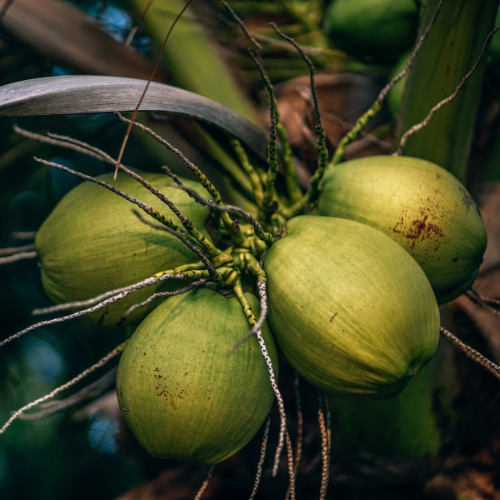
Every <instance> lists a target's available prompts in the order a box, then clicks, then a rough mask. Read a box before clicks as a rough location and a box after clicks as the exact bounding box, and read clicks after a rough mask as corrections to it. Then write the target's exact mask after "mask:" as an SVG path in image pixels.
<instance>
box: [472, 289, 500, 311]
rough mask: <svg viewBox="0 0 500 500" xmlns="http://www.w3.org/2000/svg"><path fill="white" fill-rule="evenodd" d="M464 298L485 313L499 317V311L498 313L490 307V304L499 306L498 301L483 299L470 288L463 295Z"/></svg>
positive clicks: (499, 302)
mask: <svg viewBox="0 0 500 500" xmlns="http://www.w3.org/2000/svg"><path fill="white" fill-rule="evenodd" d="M465 296H466V297H467V298H468V299H469V300H470V301H471V302H474V304H476V305H478V306H480V307H482V308H483V309H485V310H486V311H488V312H490V313H491V314H493V316H497V317H500V311H498V310H497V309H495V308H494V307H491V305H490V304H494V305H496V306H498V305H500V301H498V300H496V299H490V298H488V297H484V296H482V295H481V294H479V293H478V292H476V290H474V289H473V288H471V289H470V290H467V292H466V293H465Z"/></svg>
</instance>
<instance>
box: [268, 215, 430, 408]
mask: <svg viewBox="0 0 500 500" xmlns="http://www.w3.org/2000/svg"><path fill="white" fill-rule="evenodd" d="M264 269H265V270H266V273H267V277H268V290H269V323H270V325H271V328H272V329H273V332H274V334H275V337H276V340H277V342H278V345H279V346H280V348H281V349H282V350H283V352H284V354H285V356H286V358H287V359H288V361H289V362H290V364H291V365H292V366H293V367H294V368H295V369H296V370H297V371H298V373H299V374H300V375H302V376H303V377H304V378H305V379H306V380H308V381H309V382H310V383H311V384H313V385H314V386H316V387H319V388H320V389H322V390H324V391H326V392H329V393H338V394H344V395H352V396H355V397H364V398H371V399H382V398H387V397H391V396H394V395H396V394H397V393H399V392H400V391H401V390H402V389H403V388H404V387H405V386H406V385H407V383H408V381H409V380H410V379H411V378H412V377H413V376H414V375H415V373H417V372H418V371H419V370H420V369H421V368H422V367H423V366H424V365H425V364H426V363H427V362H428V361H429V360H430V359H431V358H432V356H433V355H434V352H435V350H436V348H437V344H438V339H439V310H438V307H437V304H436V299H435V297H434V294H433V293H432V288H431V286H430V284H429V281H428V280H427V278H426V276H425V274H424V273H423V271H422V269H421V268H420V267H419V266H418V264H417V263H416V262H415V260H414V259H412V258H411V257H410V255H409V254H408V253H407V252H405V251H404V250H403V249H402V248H401V247H400V246H399V245H397V244H395V243H394V241H392V240H391V239H390V238H388V237H387V236H385V235H384V234H382V233H381V232H380V231H377V230H375V229H373V228H371V227H369V226H366V225H364V224H360V223H358V222H354V221H350V220H346V219H337V218H333V217H316V216H301V217H296V218H294V219H292V220H291V221H289V223H288V234H287V235H286V236H285V237H284V238H282V239H281V240H279V241H278V242H277V243H275V244H274V245H273V246H272V247H271V248H270V249H269V251H268V253H267V254H266V256H265V261H264Z"/></svg>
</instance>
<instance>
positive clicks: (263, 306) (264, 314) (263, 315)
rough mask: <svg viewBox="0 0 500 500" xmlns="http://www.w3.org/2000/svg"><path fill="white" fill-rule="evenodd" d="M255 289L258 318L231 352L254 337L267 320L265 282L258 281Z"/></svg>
mask: <svg viewBox="0 0 500 500" xmlns="http://www.w3.org/2000/svg"><path fill="white" fill-rule="evenodd" d="M257 287H258V289H259V295H260V317H259V320H258V321H257V323H255V325H253V327H252V329H251V330H249V331H248V332H247V333H245V334H244V335H243V336H242V337H241V338H240V340H238V342H236V344H234V346H233V349H232V352H233V353H235V352H236V351H237V350H238V349H239V348H240V347H241V346H242V345H243V344H244V343H245V342H246V341H247V340H248V339H249V338H250V337H251V336H252V335H255V334H256V333H257V330H260V329H261V328H262V325H263V324H264V322H265V321H266V318H267V311H268V307H267V292H266V288H267V287H266V282H265V281H259V282H258V283H257Z"/></svg>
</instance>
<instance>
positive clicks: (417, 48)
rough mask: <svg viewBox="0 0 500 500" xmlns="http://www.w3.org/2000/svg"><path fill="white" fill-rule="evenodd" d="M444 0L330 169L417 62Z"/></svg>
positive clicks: (345, 140)
mask: <svg viewBox="0 0 500 500" xmlns="http://www.w3.org/2000/svg"><path fill="white" fill-rule="evenodd" d="M443 2H444V0H441V1H440V2H439V4H438V6H437V7H436V10H435V12H434V15H433V16H432V19H431V20H430V22H429V25H428V26H427V28H426V30H425V31H424V33H423V34H422V36H421V37H420V38H419V40H418V42H417V44H416V45H415V47H414V49H413V51H412V53H411V56H410V58H409V59H408V62H407V63H406V67H405V69H404V70H403V71H402V72H401V73H399V74H398V75H396V76H395V77H394V78H393V79H392V80H391V81H390V82H389V83H388V84H387V85H386V86H385V87H384V88H383V89H382V90H381V91H380V93H379V95H378V97H377V99H376V100H375V102H374V103H373V104H372V105H371V106H370V108H369V109H368V111H366V112H365V113H364V114H363V116H361V117H360V118H359V119H358V121H357V122H356V123H355V125H354V127H353V128H352V129H351V130H350V131H349V132H348V133H347V134H346V135H345V136H344V137H343V138H342V140H341V141H340V142H339V144H338V146H337V149H336V150H335V152H334V154H333V157H332V159H331V161H330V163H329V164H328V168H330V167H333V166H334V165H337V163H340V162H341V161H342V160H343V158H344V155H345V149H346V147H347V146H348V145H349V144H351V142H353V141H355V140H356V139H357V138H358V136H359V135H360V134H361V132H362V131H363V129H364V128H365V127H366V125H367V123H368V122H369V121H370V120H371V119H372V118H373V117H374V116H376V115H377V113H378V112H379V111H380V110H381V109H382V102H383V101H384V99H385V97H386V96H387V94H388V93H389V91H390V90H391V88H392V87H394V85H396V83H397V82H399V81H400V80H401V79H402V78H404V77H405V76H406V75H407V74H408V73H409V72H410V69H411V68H412V66H413V63H414V61H415V58H416V57H417V54H418V53H419V51H420V49H421V48H422V45H423V43H424V41H425V39H426V38H427V36H428V35H429V33H430V31H431V29H432V27H433V26H434V24H435V22H436V19H437V16H438V14H439V12H440V11H441V6H442V5H443Z"/></svg>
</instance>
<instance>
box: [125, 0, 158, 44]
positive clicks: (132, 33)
mask: <svg viewBox="0 0 500 500" xmlns="http://www.w3.org/2000/svg"><path fill="white" fill-rule="evenodd" d="M154 1H155V0H149V2H148V3H147V4H146V5H145V6H144V9H142V12H141V13H140V15H139V17H138V18H137V19H136V21H135V23H134V25H133V26H132V29H131V30H130V33H129V35H128V37H127V40H126V42H125V46H127V47H128V46H129V45H130V44H131V43H132V40H133V39H134V36H135V34H136V33H137V30H138V29H139V26H140V25H141V21H142V20H143V19H144V16H145V15H146V14H147V13H148V10H149V8H150V7H151V5H152V4H153V2H154Z"/></svg>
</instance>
